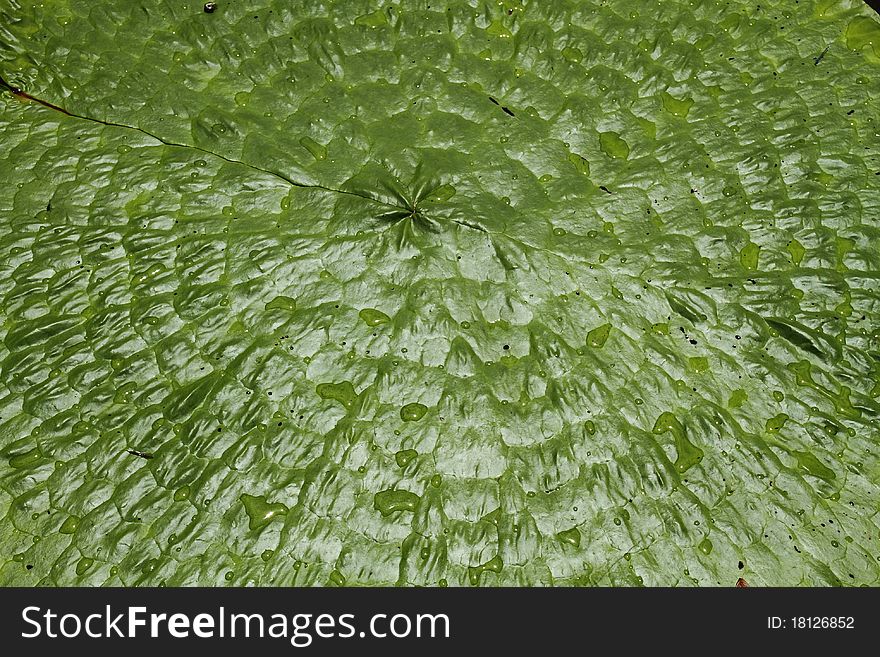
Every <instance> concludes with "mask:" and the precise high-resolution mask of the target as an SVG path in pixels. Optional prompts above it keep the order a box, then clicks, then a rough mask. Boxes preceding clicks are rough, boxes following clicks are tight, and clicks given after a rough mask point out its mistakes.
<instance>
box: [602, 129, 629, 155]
mask: <svg viewBox="0 0 880 657" xmlns="http://www.w3.org/2000/svg"><path fill="white" fill-rule="evenodd" d="M599 148H600V149H601V151H602V152H603V153H605V155H607V156H608V157H611V158H615V159H619V160H625V159H627V158H628V157H629V144H627V143H626V142H625V141H624V140H623V138H622V137H621V136H620V135H619V134H618V133H616V132H600V133H599Z"/></svg>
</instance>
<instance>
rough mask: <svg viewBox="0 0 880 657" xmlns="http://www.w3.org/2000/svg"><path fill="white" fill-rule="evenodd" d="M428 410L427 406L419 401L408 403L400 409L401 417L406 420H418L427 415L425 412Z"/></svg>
mask: <svg viewBox="0 0 880 657" xmlns="http://www.w3.org/2000/svg"><path fill="white" fill-rule="evenodd" d="M427 412H428V407H427V406H425V405H424V404H419V403H418V402H413V403H410V404H406V405H405V406H403V407H402V408H401V409H400V419H401V420H404V421H405V422H418V421H419V420H421V419H422V418H423V417H425V413H427Z"/></svg>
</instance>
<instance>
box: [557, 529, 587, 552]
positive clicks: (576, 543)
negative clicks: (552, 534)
mask: <svg viewBox="0 0 880 657" xmlns="http://www.w3.org/2000/svg"><path fill="white" fill-rule="evenodd" d="M556 538H558V539H559V540H560V541H562V542H563V543H568V544H569V545H571V546H573V547H576V548H579V547H580V546H581V532H580V530H579V529H578V528H577V527H572V528H571V529H566V530H565V531H562V532H559V533H558V534H556Z"/></svg>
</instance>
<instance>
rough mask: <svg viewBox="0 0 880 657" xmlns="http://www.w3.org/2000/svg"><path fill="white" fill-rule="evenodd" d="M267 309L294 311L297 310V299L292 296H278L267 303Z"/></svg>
mask: <svg viewBox="0 0 880 657" xmlns="http://www.w3.org/2000/svg"><path fill="white" fill-rule="evenodd" d="M266 310H284V311H286V312H293V311H294V310H296V300H295V299H291V298H290V297H285V296H277V297H275V298H274V299H272V300H271V301H270V302H268V303H267V304H266Z"/></svg>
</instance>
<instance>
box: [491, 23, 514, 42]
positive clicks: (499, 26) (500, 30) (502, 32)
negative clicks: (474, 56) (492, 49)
mask: <svg viewBox="0 0 880 657" xmlns="http://www.w3.org/2000/svg"><path fill="white" fill-rule="evenodd" d="M486 34H488V35H489V36H493V37H498V38H499V39H509V38H510V37H512V36H513V35H512V34H511V33H510V30H508V29H507V28H506V27H504V24H503V23H502V22H501V21H492V23H490V25H489V27H487V28H486Z"/></svg>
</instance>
